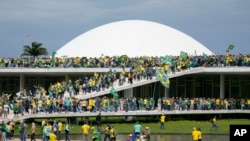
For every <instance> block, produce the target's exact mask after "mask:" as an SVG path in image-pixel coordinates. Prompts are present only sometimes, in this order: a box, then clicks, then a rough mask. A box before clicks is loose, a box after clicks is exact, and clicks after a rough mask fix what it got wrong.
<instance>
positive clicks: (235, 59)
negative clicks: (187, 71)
mask: <svg viewBox="0 0 250 141" xmlns="http://www.w3.org/2000/svg"><path fill="white" fill-rule="evenodd" d="M170 57H171V61H170V63H171V64H172V65H171V66H172V67H175V68H177V67H185V68H189V67H201V66H203V67H221V66H250V55H248V54H245V55H244V54H237V55H234V54H228V55H210V56H207V55H205V54H204V55H201V56H195V55H191V56H186V57H184V58H183V57H182V56H170ZM162 58H164V56H163V57H160V56H155V57H153V56H141V57H129V56H127V55H122V56H112V57H110V56H101V57H93V58H92V57H89V58H87V57H70V58H66V57H55V58H35V59H34V58H0V68H115V67H121V66H124V67H133V66H138V65H141V66H143V67H147V66H159V65H163V64H165V63H164V62H162Z"/></svg>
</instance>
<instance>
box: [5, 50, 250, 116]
mask: <svg viewBox="0 0 250 141" xmlns="http://www.w3.org/2000/svg"><path fill="white" fill-rule="evenodd" d="M169 58H170V59H169ZM8 59H10V60H11V58H8ZM8 59H7V58H2V59H0V60H1V61H0V62H1V63H0V64H1V67H2V68H13V67H35V66H36V65H35V66H34V64H35V62H39V63H40V64H42V66H47V65H48V67H56V68H57V67H62V68H65V67H98V68H99V67H104V68H116V67H122V71H121V72H119V73H117V72H115V71H112V69H110V71H108V72H107V73H105V74H97V73H94V74H93V76H82V77H79V79H78V80H75V81H71V80H69V81H68V82H65V81H62V82H57V83H55V84H51V86H50V87H49V88H48V89H45V88H43V87H40V86H36V88H37V89H36V91H35V92H31V91H26V90H25V89H22V90H21V91H20V93H18V95H17V96H14V98H13V99H11V100H10V99H9V100H7V99H8V98H6V96H3V95H2V97H1V99H0V113H1V114H6V113H8V112H7V111H9V110H7V111H6V109H9V108H12V109H13V111H14V113H15V115H16V116H17V115H18V114H20V113H21V114H23V113H25V112H26V113H39V112H46V113H52V112H62V111H64V112H69V111H71V112H83V111H99V110H102V111H105V112H107V111H115V112H117V111H129V110H155V109H156V108H158V110H192V109H193V110H196V109H200V110H210V109H214V110H215V109H250V99H233V98H230V99H223V100H221V99H214V98H158V99H154V98H146V97H145V98H141V97H134V98H112V97H110V96H109V95H106V96H102V97H96V98H90V99H88V100H80V99H77V98H74V95H77V94H79V92H80V91H81V92H82V93H83V94H86V93H91V92H98V91H102V90H105V89H110V87H112V86H113V83H114V82H115V81H116V83H119V85H123V83H127V80H128V79H126V78H130V77H132V78H131V80H132V81H129V83H133V81H140V80H141V79H152V77H153V76H155V67H161V69H163V70H165V71H168V70H171V71H173V72H174V71H179V70H181V69H186V68H190V67H200V66H204V67H216V66H250V55H241V54H239V55H225V56H223V55H218V56H215V55H213V56H187V57H185V58H183V57H180V56H171V57H169V56H165V57H138V58H129V57H128V56H126V55H123V56H120V57H108V56H105V57H104V56H102V57H100V58H78V57H75V58H54V61H53V63H51V61H52V60H51V59H50V58H37V59H35V60H34V61H33V64H31V62H29V63H28V65H27V62H25V61H24V62H23V61H20V60H21V59H19V61H6V60H8ZM26 59H28V58H26ZM60 59H62V61H60ZM17 60H18V58H17ZM28 60H31V59H28ZM36 67H38V66H36ZM40 67H41V66H40ZM125 67H129V68H131V69H130V71H129V72H126V71H125V69H124V68H125ZM66 91H67V92H68V93H69V97H64V93H65V92H66ZM218 100H220V101H219V102H218ZM5 108H6V109H5ZM4 111H5V112H4ZM4 118H7V115H4Z"/></svg>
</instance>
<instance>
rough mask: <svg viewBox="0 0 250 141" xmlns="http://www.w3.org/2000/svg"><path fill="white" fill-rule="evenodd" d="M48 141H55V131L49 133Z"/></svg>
mask: <svg viewBox="0 0 250 141" xmlns="http://www.w3.org/2000/svg"><path fill="white" fill-rule="evenodd" d="M49 141H56V134H55V133H53V132H51V133H50V134H49Z"/></svg>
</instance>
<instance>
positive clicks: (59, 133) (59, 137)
mask: <svg viewBox="0 0 250 141" xmlns="http://www.w3.org/2000/svg"><path fill="white" fill-rule="evenodd" d="M62 130H63V124H62V122H61V120H59V121H58V132H57V133H58V134H57V136H58V137H57V139H58V141H60V140H61V138H62V137H61V133H62Z"/></svg>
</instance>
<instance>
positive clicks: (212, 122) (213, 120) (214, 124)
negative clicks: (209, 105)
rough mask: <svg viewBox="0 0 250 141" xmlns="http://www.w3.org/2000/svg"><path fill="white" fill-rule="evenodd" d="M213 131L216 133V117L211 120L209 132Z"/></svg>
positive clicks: (217, 127)
mask: <svg viewBox="0 0 250 141" xmlns="http://www.w3.org/2000/svg"><path fill="white" fill-rule="evenodd" d="M213 129H215V131H217V130H218V129H219V126H218V125H217V119H216V116H214V117H213V118H212V120H211V128H210V131H212V130H213Z"/></svg>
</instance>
